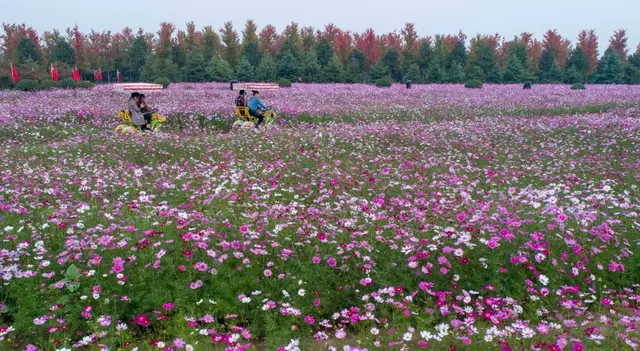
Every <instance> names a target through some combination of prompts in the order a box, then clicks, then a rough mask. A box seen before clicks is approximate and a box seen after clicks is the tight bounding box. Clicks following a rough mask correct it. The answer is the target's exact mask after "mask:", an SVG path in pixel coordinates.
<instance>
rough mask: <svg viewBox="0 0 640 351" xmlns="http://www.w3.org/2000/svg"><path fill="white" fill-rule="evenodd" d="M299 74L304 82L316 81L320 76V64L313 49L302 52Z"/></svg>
mask: <svg viewBox="0 0 640 351" xmlns="http://www.w3.org/2000/svg"><path fill="white" fill-rule="evenodd" d="M300 74H301V75H302V80H303V81H305V82H316V81H318V79H319V76H320V64H319V63H318V56H317V55H316V52H315V51H314V50H311V51H309V52H307V53H306V54H304V56H303V57H302V62H301V63H300Z"/></svg>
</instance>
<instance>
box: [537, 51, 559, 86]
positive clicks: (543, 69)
mask: <svg viewBox="0 0 640 351" xmlns="http://www.w3.org/2000/svg"><path fill="white" fill-rule="evenodd" d="M560 78H561V77H560V70H559V69H558V64H557V62H556V59H555V55H554V53H553V49H551V48H544V49H543V50H542V57H541V58H540V66H539V69H538V81H539V82H540V83H557V82H559V81H560Z"/></svg>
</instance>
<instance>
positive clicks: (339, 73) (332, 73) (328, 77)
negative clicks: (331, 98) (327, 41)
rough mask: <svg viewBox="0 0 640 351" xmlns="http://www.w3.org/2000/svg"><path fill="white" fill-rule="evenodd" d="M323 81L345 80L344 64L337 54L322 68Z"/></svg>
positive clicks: (335, 81) (339, 81)
mask: <svg viewBox="0 0 640 351" xmlns="http://www.w3.org/2000/svg"><path fill="white" fill-rule="evenodd" d="M322 70H323V72H322V74H323V76H324V77H323V81H324V82H329V83H342V82H344V66H343V65H342V62H341V61H340V60H339V59H338V57H336V56H335V55H334V56H332V57H331V59H330V60H329V63H328V64H327V65H326V66H325V67H324V68H323V69H322Z"/></svg>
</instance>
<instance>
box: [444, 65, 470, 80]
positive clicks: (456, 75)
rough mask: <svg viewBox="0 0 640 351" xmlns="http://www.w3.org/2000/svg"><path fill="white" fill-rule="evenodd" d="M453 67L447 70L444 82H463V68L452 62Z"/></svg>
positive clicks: (464, 76)
mask: <svg viewBox="0 0 640 351" xmlns="http://www.w3.org/2000/svg"><path fill="white" fill-rule="evenodd" d="M452 65H453V66H451V67H449V68H448V69H447V73H446V74H447V75H446V80H447V82H450V83H462V82H464V80H465V78H466V75H465V73H464V68H462V63H460V62H457V61H453V63H452Z"/></svg>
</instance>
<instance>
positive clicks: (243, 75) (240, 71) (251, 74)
mask: <svg viewBox="0 0 640 351" xmlns="http://www.w3.org/2000/svg"><path fill="white" fill-rule="evenodd" d="M235 73H236V75H235V78H236V79H237V80H239V81H241V82H251V81H252V80H254V79H255V70H254V68H253V65H251V63H250V62H249V60H247V58H246V57H243V58H242V59H240V63H239V64H238V67H237V68H236V72H235Z"/></svg>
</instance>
